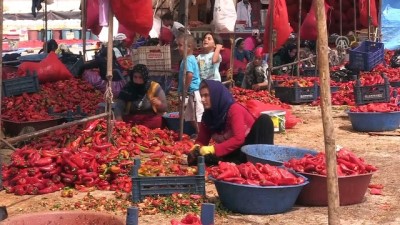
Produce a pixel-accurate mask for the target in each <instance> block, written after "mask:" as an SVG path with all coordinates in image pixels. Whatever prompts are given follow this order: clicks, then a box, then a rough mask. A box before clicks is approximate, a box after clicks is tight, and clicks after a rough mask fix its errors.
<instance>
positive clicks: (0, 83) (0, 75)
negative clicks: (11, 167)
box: [0, 0, 3, 186]
mask: <svg viewBox="0 0 400 225" xmlns="http://www.w3.org/2000/svg"><path fill="white" fill-rule="evenodd" d="M0 17H1V19H3V0H0ZM0 39H1V40H3V23H0ZM0 55H3V43H2V44H1V45H0ZM2 88H3V57H1V58H0V99H2V96H1V95H2V93H3V90H2ZM1 111H2V110H1V103H0V118H1ZM1 130H2V123H1V122H0V131H1ZM0 167H1V165H0ZM0 186H1V185H0Z"/></svg>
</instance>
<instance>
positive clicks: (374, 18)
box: [358, 0, 378, 27]
mask: <svg viewBox="0 0 400 225" xmlns="http://www.w3.org/2000/svg"><path fill="white" fill-rule="evenodd" d="M368 1H370V0H359V1H358V6H359V7H360V23H361V25H363V26H365V27H368ZM370 11H371V24H372V25H373V26H375V27H377V26H378V14H377V11H376V2H375V0H371V1H370Z"/></svg>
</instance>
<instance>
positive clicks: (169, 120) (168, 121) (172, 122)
mask: <svg viewBox="0 0 400 225" xmlns="http://www.w3.org/2000/svg"><path fill="white" fill-rule="evenodd" d="M163 119H164V121H165V125H166V126H167V128H168V129H170V130H173V131H175V132H179V112H171V113H166V114H164V115H163ZM183 133H185V134H187V135H192V134H194V133H196V130H195V129H194V127H193V126H192V124H191V122H186V121H185V122H184V124H183Z"/></svg>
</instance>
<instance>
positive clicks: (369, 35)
mask: <svg viewBox="0 0 400 225" xmlns="http://www.w3.org/2000/svg"><path fill="white" fill-rule="evenodd" d="M374 1H375V0H374ZM368 40H369V41H370V40H371V0H368Z"/></svg>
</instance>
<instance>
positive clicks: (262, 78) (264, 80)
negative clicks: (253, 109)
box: [242, 47, 268, 91]
mask: <svg viewBox="0 0 400 225" xmlns="http://www.w3.org/2000/svg"><path fill="white" fill-rule="evenodd" d="M264 58H265V53H263V49H262V48H260V47H259V48H257V49H256V51H255V52H254V60H253V61H252V62H249V63H248V64H247V67H246V71H245V73H244V78H243V82H242V88H246V89H252V90H255V91H258V90H264V89H267V88H268V77H267V71H266V69H265V65H263V60H264Z"/></svg>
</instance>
